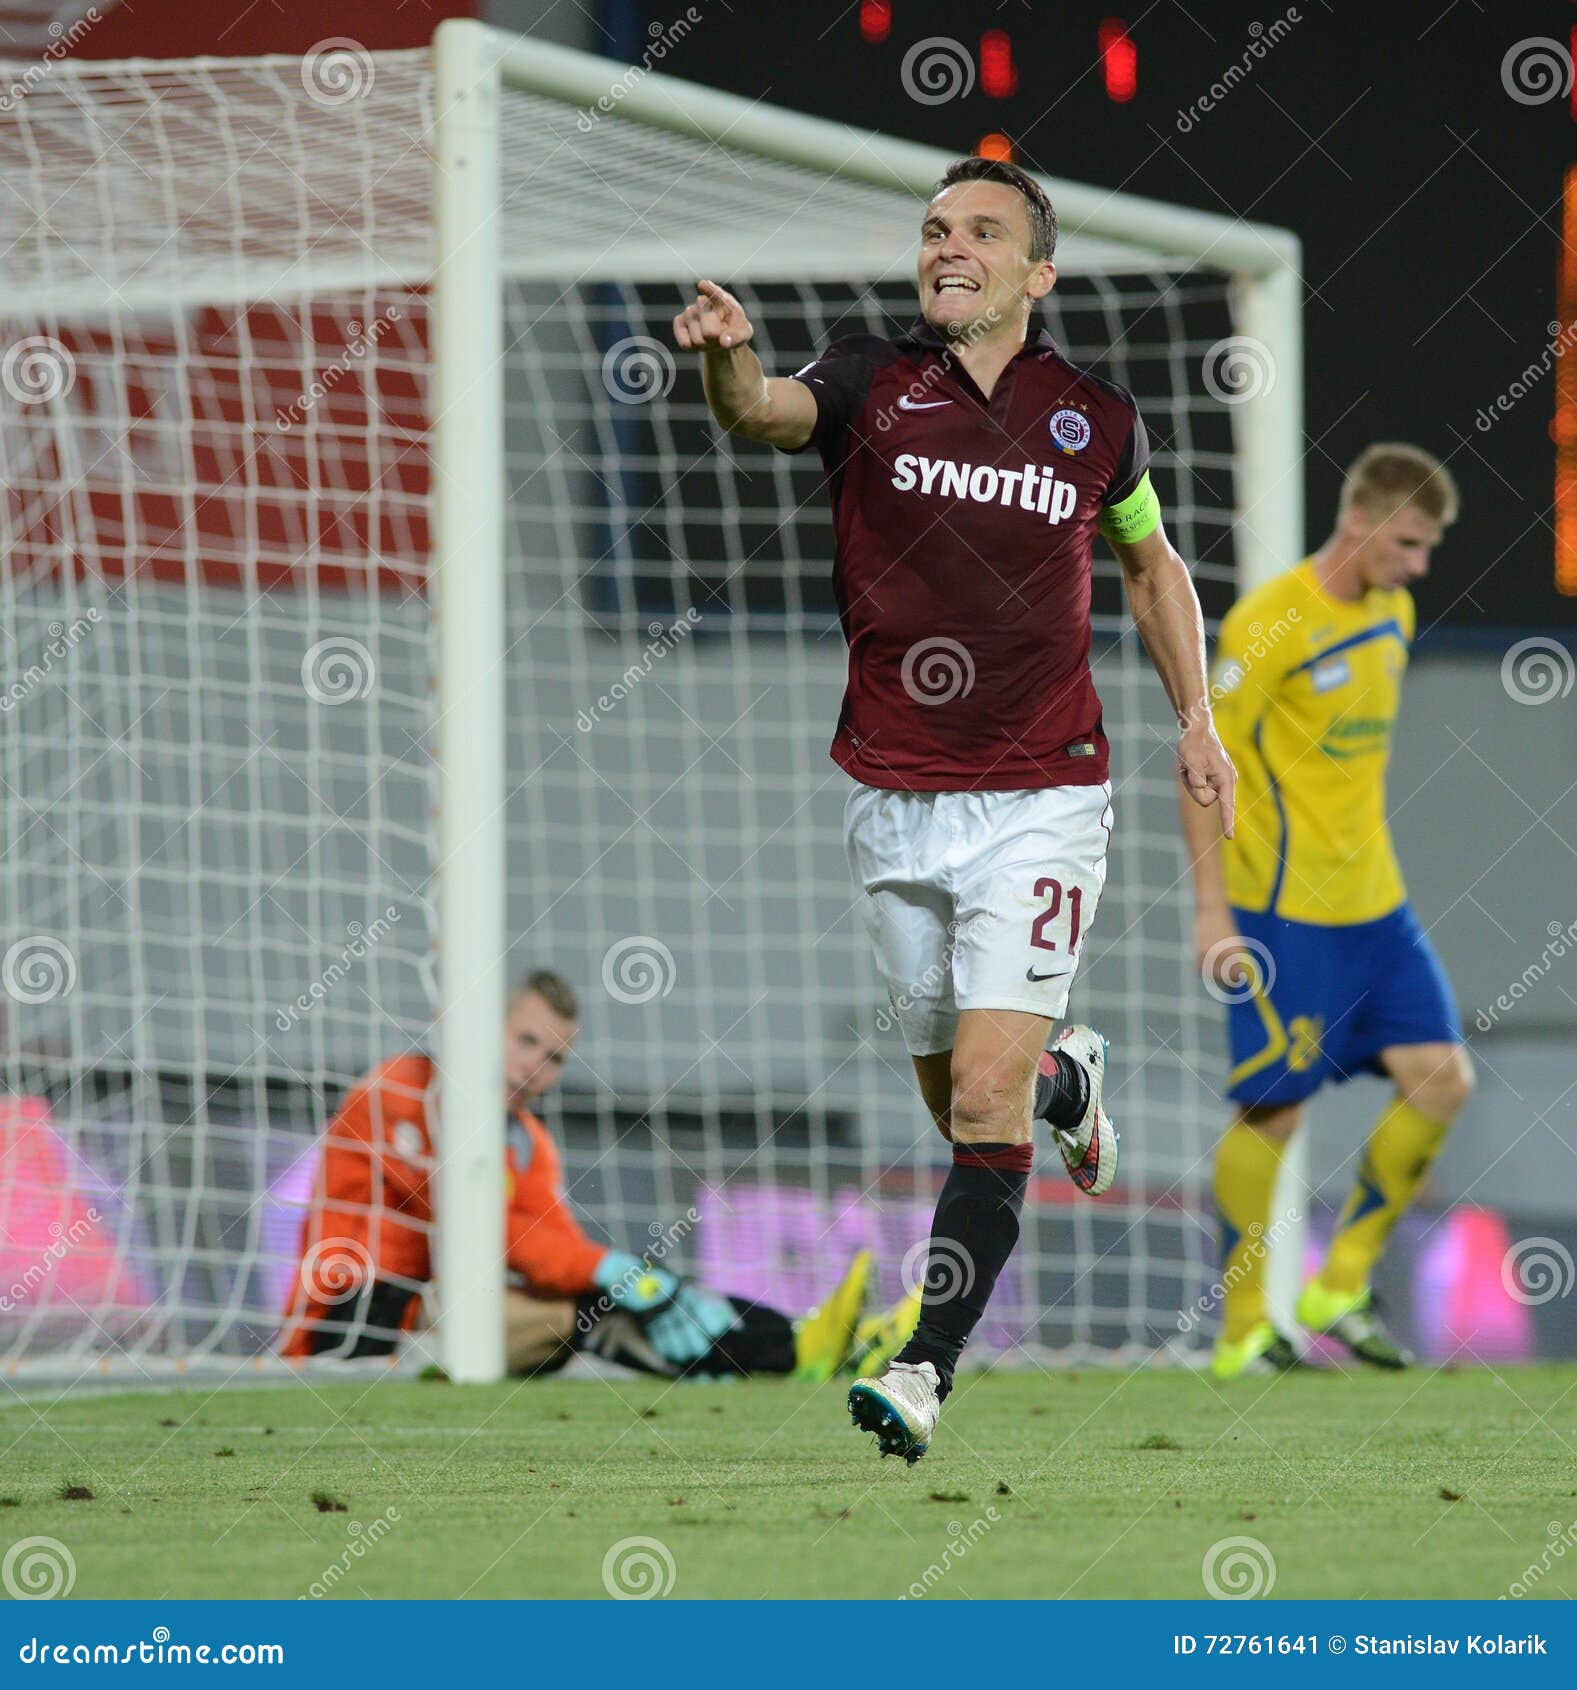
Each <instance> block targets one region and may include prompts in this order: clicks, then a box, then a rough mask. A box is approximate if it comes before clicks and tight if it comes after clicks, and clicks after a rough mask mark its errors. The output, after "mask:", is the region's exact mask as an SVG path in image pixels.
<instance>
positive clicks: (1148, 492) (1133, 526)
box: [1101, 470, 1161, 545]
mask: <svg viewBox="0 0 1577 1690" xmlns="http://www.w3.org/2000/svg"><path fill="white" fill-rule="evenodd" d="M1160 526H1161V501H1160V500H1159V499H1158V498H1156V496H1155V489H1154V488H1153V487H1152V486H1151V485H1150V472H1149V471H1148V470H1146V471H1145V473H1144V474H1143V475H1141V476H1140V477H1139V485H1138V486H1137V487H1135V488H1134V490H1133V492H1131V493H1130V494H1129V495H1128V497H1127V498H1126V499H1121V500H1119V501H1118V502H1117V503H1116V504H1115V505H1108V506H1107V507H1106V509H1105V510H1103V511H1102V512H1101V533H1102V534H1104V535H1105V536H1106V538H1107V539H1108V540H1117V541H1119V542H1120V543H1121V544H1123V545H1132V544H1133V543H1134V541H1135V540H1144V539H1147V538H1148V537H1149V536H1150V535H1152V534H1153V533H1154V532H1155V531H1156V529H1157V528H1159V527H1160Z"/></svg>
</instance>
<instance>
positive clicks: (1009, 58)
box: [980, 29, 1018, 100]
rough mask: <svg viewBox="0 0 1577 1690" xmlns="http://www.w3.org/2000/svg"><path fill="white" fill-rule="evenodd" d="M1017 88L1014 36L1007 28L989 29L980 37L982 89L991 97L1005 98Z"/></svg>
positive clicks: (995, 98)
mask: <svg viewBox="0 0 1577 1690" xmlns="http://www.w3.org/2000/svg"><path fill="white" fill-rule="evenodd" d="M1017 88H1018V67H1017V66H1016V65H1015V64H1014V63H1013V37H1012V36H1011V35H1009V34H1008V32H1007V31H1006V30H1005V29H988V30H987V31H986V32H985V33H984V34H983V35H982V36H981V37H980V91H981V92H982V93H983V94H985V95H987V96H988V97H989V98H990V99H993V100H1005V99H1007V98H1008V97H1009V96H1010V95H1011V94H1013V93H1014V92H1015V91H1016V90H1017Z"/></svg>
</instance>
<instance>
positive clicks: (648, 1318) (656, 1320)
mask: <svg viewBox="0 0 1577 1690" xmlns="http://www.w3.org/2000/svg"><path fill="white" fill-rule="evenodd" d="M738 1324H739V1316H738V1314H737V1313H736V1312H735V1309H734V1305H733V1304H732V1303H731V1302H730V1301H729V1300H728V1298H727V1297H720V1296H719V1295H718V1294H717V1293H716V1292H715V1291H704V1290H702V1289H701V1287H700V1286H698V1285H690V1284H686V1283H681V1284H680V1286H679V1288H678V1290H677V1291H676V1292H675V1294H674V1300H673V1302H672V1303H670V1304H669V1305H668V1307H667V1308H663V1309H658V1310H656V1311H655V1312H654V1313H652V1314H650V1315H645V1316H642V1318H641V1330H642V1332H643V1333H644V1334H645V1337H646V1341H647V1342H648V1343H649V1344H650V1345H651V1346H652V1348H653V1349H654V1350H656V1352H657V1353H658V1355H660V1356H661V1357H662V1358H663V1360H664V1361H666V1362H668V1363H669V1364H670V1365H672V1366H674V1367H689V1366H691V1365H693V1364H694V1363H695V1362H698V1361H699V1360H700V1359H701V1358H702V1356H704V1355H705V1354H706V1353H707V1351H708V1350H710V1349H711V1347H712V1346H713V1345H714V1344H715V1343H716V1342H717V1340H718V1339H719V1338H722V1337H725V1336H726V1335H727V1334H728V1333H730V1332H732V1331H733V1330H734V1328H735V1327H736V1326H737V1325H738Z"/></svg>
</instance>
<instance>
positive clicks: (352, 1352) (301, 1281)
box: [280, 970, 920, 1379]
mask: <svg viewBox="0 0 1577 1690" xmlns="http://www.w3.org/2000/svg"><path fill="white" fill-rule="evenodd" d="M578 1031H579V1026H578V1009H577V1004H576V1000H575V994H574V992H573V990H572V989H571V988H570V986H569V985H568V984H567V983H566V982H565V981H564V980H563V979H561V978H560V977H559V976H558V975H557V974H552V973H549V972H547V971H545V970H544V971H540V972H538V973H535V974H532V975H530V976H529V977H528V978H527V979H526V980H525V981H524V982H523V983H522V984H521V985H520V986H518V987H517V988H516V990H515V991H514V993H513V994H512V995H511V997H510V1002H509V1010H508V1017H507V1020H506V1022H505V1029H504V1077H505V1083H506V1085H507V1087H508V1090H509V1124H508V1134H507V1141H506V1149H505V1157H506V1162H507V1169H506V1173H505V1258H506V1265H507V1269H508V1275H509V1285H508V1289H507V1291H506V1294H505V1298H504V1321H505V1327H504V1342H505V1358H506V1365H507V1366H508V1368H509V1371H510V1372H511V1373H536V1372H545V1371H549V1370H551V1369H553V1368H555V1367H560V1366H562V1365H563V1364H564V1362H565V1361H567V1360H568V1359H569V1357H570V1356H571V1355H572V1354H574V1353H575V1352H576V1351H585V1352H588V1353H590V1354H594V1355H598V1356H601V1357H603V1358H604V1359H606V1360H610V1361H617V1362H620V1363H622V1364H624V1365H625V1366H627V1367H633V1368H637V1369H640V1370H641V1371H643V1372H649V1373H661V1374H667V1375H669V1376H678V1375H680V1374H693V1375H698V1376H706V1375H714V1376H715V1375H719V1374H732V1373H797V1374H798V1375H800V1376H801V1377H803V1378H812V1379H825V1378H828V1377H830V1376H831V1375H832V1374H833V1373H835V1372H837V1371H838V1370H839V1369H840V1368H843V1367H845V1366H847V1365H850V1364H854V1363H857V1364H858V1365H860V1366H863V1367H866V1368H867V1370H869V1368H870V1367H872V1366H873V1365H877V1364H881V1365H885V1364H886V1361H887V1359H888V1358H889V1357H890V1356H891V1355H892V1354H895V1353H896V1352H897V1351H898V1349H899V1348H901V1347H902V1345H903V1344H904V1343H905V1342H906V1341H907V1339H908V1337H909V1335H910V1333H911V1332H912V1331H913V1329H914V1325H915V1322H916V1320H917V1319H918V1318H919V1312H920V1298H919V1294H918V1292H916V1293H915V1294H913V1295H911V1296H909V1297H907V1298H905V1300H904V1301H903V1302H901V1303H899V1304H898V1305H897V1306H896V1307H895V1308H893V1309H891V1310H889V1311H888V1312H887V1313H886V1314H885V1315H879V1316H876V1317H873V1318H871V1319H868V1320H867V1319H864V1318H862V1317H863V1314H864V1302H865V1291H866V1286H867V1283H868V1281H869V1278H870V1269H871V1257H870V1254H869V1252H867V1251H861V1252H860V1254H859V1255H857V1256H856V1257H855V1259H854V1261H853V1262H852V1263H851V1264H850V1266H849V1269H848V1272H847V1273H846V1274H845V1275H844V1277H843V1279H842V1281H841V1282H840V1283H839V1285H838V1287H837V1289H836V1290H835V1291H834V1292H833V1293H832V1295H831V1296H830V1297H829V1298H828V1299H827V1301H826V1302H825V1303H824V1304H823V1305H822V1306H821V1307H820V1308H819V1309H817V1310H814V1311H813V1312H812V1313H810V1314H808V1315H806V1316H804V1317H803V1318H801V1319H799V1320H791V1319H790V1318H789V1317H788V1316H787V1315H785V1314H782V1313H780V1312H779V1311H778V1310H777V1309H774V1308H769V1307H768V1306H767V1305H766V1304H764V1303H753V1302H748V1301H746V1300H744V1299H742V1298H738V1297H728V1296H724V1295H722V1294H720V1293H718V1292H716V1291H713V1290H710V1289H707V1288H704V1287H702V1286H699V1285H696V1284H694V1283H692V1282H691V1281H688V1280H685V1279H681V1278H679V1277H678V1276H677V1275H675V1274H673V1273H670V1272H669V1271H668V1270H667V1269H665V1268H663V1267H661V1266H658V1265H656V1264H653V1263H647V1262H645V1261H642V1260H641V1259H640V1258H639V1257H637V1256H632V1255H629V1254H627V1253H626V1252H624V1251H622V1250H614V1249H609V1248H608V1247H607V1246H606V1245H603V1244H598V1243H595V1242H594V1241H593V1240H592V1239H590V1238H588V1237H587V1236H586V1234H585V1232H584V1231H583V1230H582V1229H581V1226H580V1223H579V1222H578V1221H577V1220H576V1218H575V1216H574V1214H573V1213H572V1212H571V1210H570V1208H569V1205H568V1204H567V1203H566V1201H565V1199H564V1191H563V1177H562V1171H561V1165H560V1161H559V1153H558V1147H557V1146H556V1145H555V1144H554V1142H553V1140H552V1138H550V1137H549V1135H548V1131H547V1128H546V1127H544V1126H543V1124H542V1122H541V1121H539V1120H538V1119H537V1117H536V1116H535V1115H534V1114H532V1112H531V1110H530V1108H529V1105H530V1104H531V1103H532V1102H534V1101H535V1100H536V1099H537V1098H540V1097H543V1096H545V1095H546V1094H547V1093H548V1092H550V1091H551V1090H552V1089H553V1087H554V1086H555V1085H557V1084H558V1081H559V1077H560V1075H561V1074H562V1073H563V1069H564V1063H565V1060H566V1059H567V1057H568V1056H569V1053H570V1050H571V1048H572V1046H573V1045H574V1042H575V1036H576V1034H577V1032H578ZM432 1083H433V1064H432V1061H431V1059H430V1058H428V1057H426V1056H422V1055H420V1054H415V1053H413V1054H410V1055H406V1056H397V1057H395V1058H394V1059H393V1060H392V1061H389V1062H386V1063H384V1064H383V1065H382V1067H380V1068H378V1069H377V1070H375V1071H374V1072H373V1073H371V1074H369V1075H368V1076H367V1077H366V1078H365V1079H364V1080H362V1081H361V1082H360V1083H359V1084H358V1085H356V1086H355V1087H353V1088H352V1090H351V1091H350V1092H349V1094H348V1095H347V1096H346V1098H345V1101H344V1103H343V1105H342V1106H341V1108H340V1111H339V1113H338V1114H337V1115H336V1116H335V1117H334V1119H333V1120H332V1121H331V1122H330V1123H329V1127H328V1131H327V1132H326V1133H325V1135H324V1143H323V1158H322V1161H321V1163H320V1165H319V1168H318V1174H317V1180H316V1182H315V1185H314V1189H313V1198H312V1206H311V1208H310V1210H309V1211H308V1213H307V1217H306V1220H305V1221H304V1223H303V1225H302V1229H301V1265H300V1269H299V1271H298V1273H297V1275H296V1278H295V1280H294V1281H293V1283H292V1287H291V1298H290V1304H289V1307H288V1308H287V1310H286V1312H285V1321H284V1327H283V1331H282V1336H281V1341H280V1350H281V1353H282V1354H284V1355H286V1356H291V1357H297V1358H306V1357H309V1356H332V1357H339V1358H341V1359H348V1358H352V1357H362V1356H387V1355H391V1354H393V1352H394V1350H395V1349H396V1347H397V1346H398V1344H399V1340H400V1335H401V1334H402V1333H403V1332H406V1331H409V1330H410V1329H411V1328H412V1327H413V1326H415V1325H416V1323H417V1321H418V1319H419V1317H420V1313H421V1300H422V1293H423V1291H424V1289H425V1287H426V1284H427V1280H428V1278H429V1277H430V1272H431V1269H430V1256H429V1244H430V1239H431V1231H432V1216H433V1210H432V1199H431V1196H430V1193H429V1188H428V1177H429V1173H430V1171H431V1169H432V1167H433V1165H434V1161H435V1158H434V1154H433V1140H432V1134H431V1131H430V1128H429V1124H428V1117H427V1098H428V1094H429V1092H430V1090H431V1087H432Z"/></svg>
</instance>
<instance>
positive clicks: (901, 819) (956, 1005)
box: [843, 784, 1112, 1056]
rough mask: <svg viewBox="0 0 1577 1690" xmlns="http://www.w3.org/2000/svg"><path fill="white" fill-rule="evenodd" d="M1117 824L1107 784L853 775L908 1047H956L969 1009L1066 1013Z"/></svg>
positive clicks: (858, 840)
mask: <svg viewBox="0 0 1577 1690" xmlns="http://www.w3.org/2000/svg"><path fill="white" fill-rule="evenodd" d="M1111 830H1112V789H1111V786H1110V785H1109V784H1107V785H1102V786H1052V787H1046V788H1043V789H1041V790H1039V791H1033V792H894V791H888V790H886V789H884V788H881V787H874V786H863V785H856V787H855V788H854V790H853V791H852V792H851V793H850V794H849V801H848V803H847V804H846V805H845V807H844V812H843V838H844V845H845V847H846V849H847V850H848V853H849V870H850V872H851V873H852V874H853V876H854V884H855V888H856V889H857V891H858V892H859V894H860V908H861V913H862V915H863V917H864V920H865V927H866V931H867V932H868V933H869V934H870V936H871V943H872V945H873V946H874V947H875V950H876V965H877V967H878V968H879V969H880V970H881V973H882V976H883V978H884V979H885V981H886V983H887V992H888V996H889V998H890V999H891V1002H892V1013H893V1018H894V1019H895V1020H896V1021H897V1022H898V1025H899V1027H900V1028H901V1030H902V1032H903V1037H904V1043H905V1044H906V1045H907V1046H908V1047H909V1052H910V1054H911V1055H913V1056H929V1055H932V1054H933V1053H935V1052H937V1051H943V1050H951V1049H952V1046H953V1039H954V1035H955V1033H956V1031H957V1028H958V1016H959V1012H960V1011H961V1010H965V1009H1020V1010H1025V1011H1027V1012H1028V1013H1029V1014H1031V1015H1046V1016H1050V1017H1051V1018H1052V1019H1054V1020H1055V1019H1056V1018H1058V1017H1060V1016H1061V1015H1062V1014H1063V1012H1064V1011H1065V1010H1066V1009H1067V1007H1068V993H1069V991H1070V990H1071V989H1072V986H1073V975H1074V970H1075V969H1076V968H1077V967H1078V963H1079V956H1080V953H1081V952H1082V950H1083V948H1084V942H1085V939H1086V938H1087V936H1088V934H1089V930H1090V926H1091V924H1092V923H1093V922H1094V920H1095V909H1096V906H1097V904H1099V902H1100V898H1101V890H1102V888H1103V887H1104V886H1105V884H1106V849H1107V845H1108V843H1109V841H1110V839H1111Z"/></svg>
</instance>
